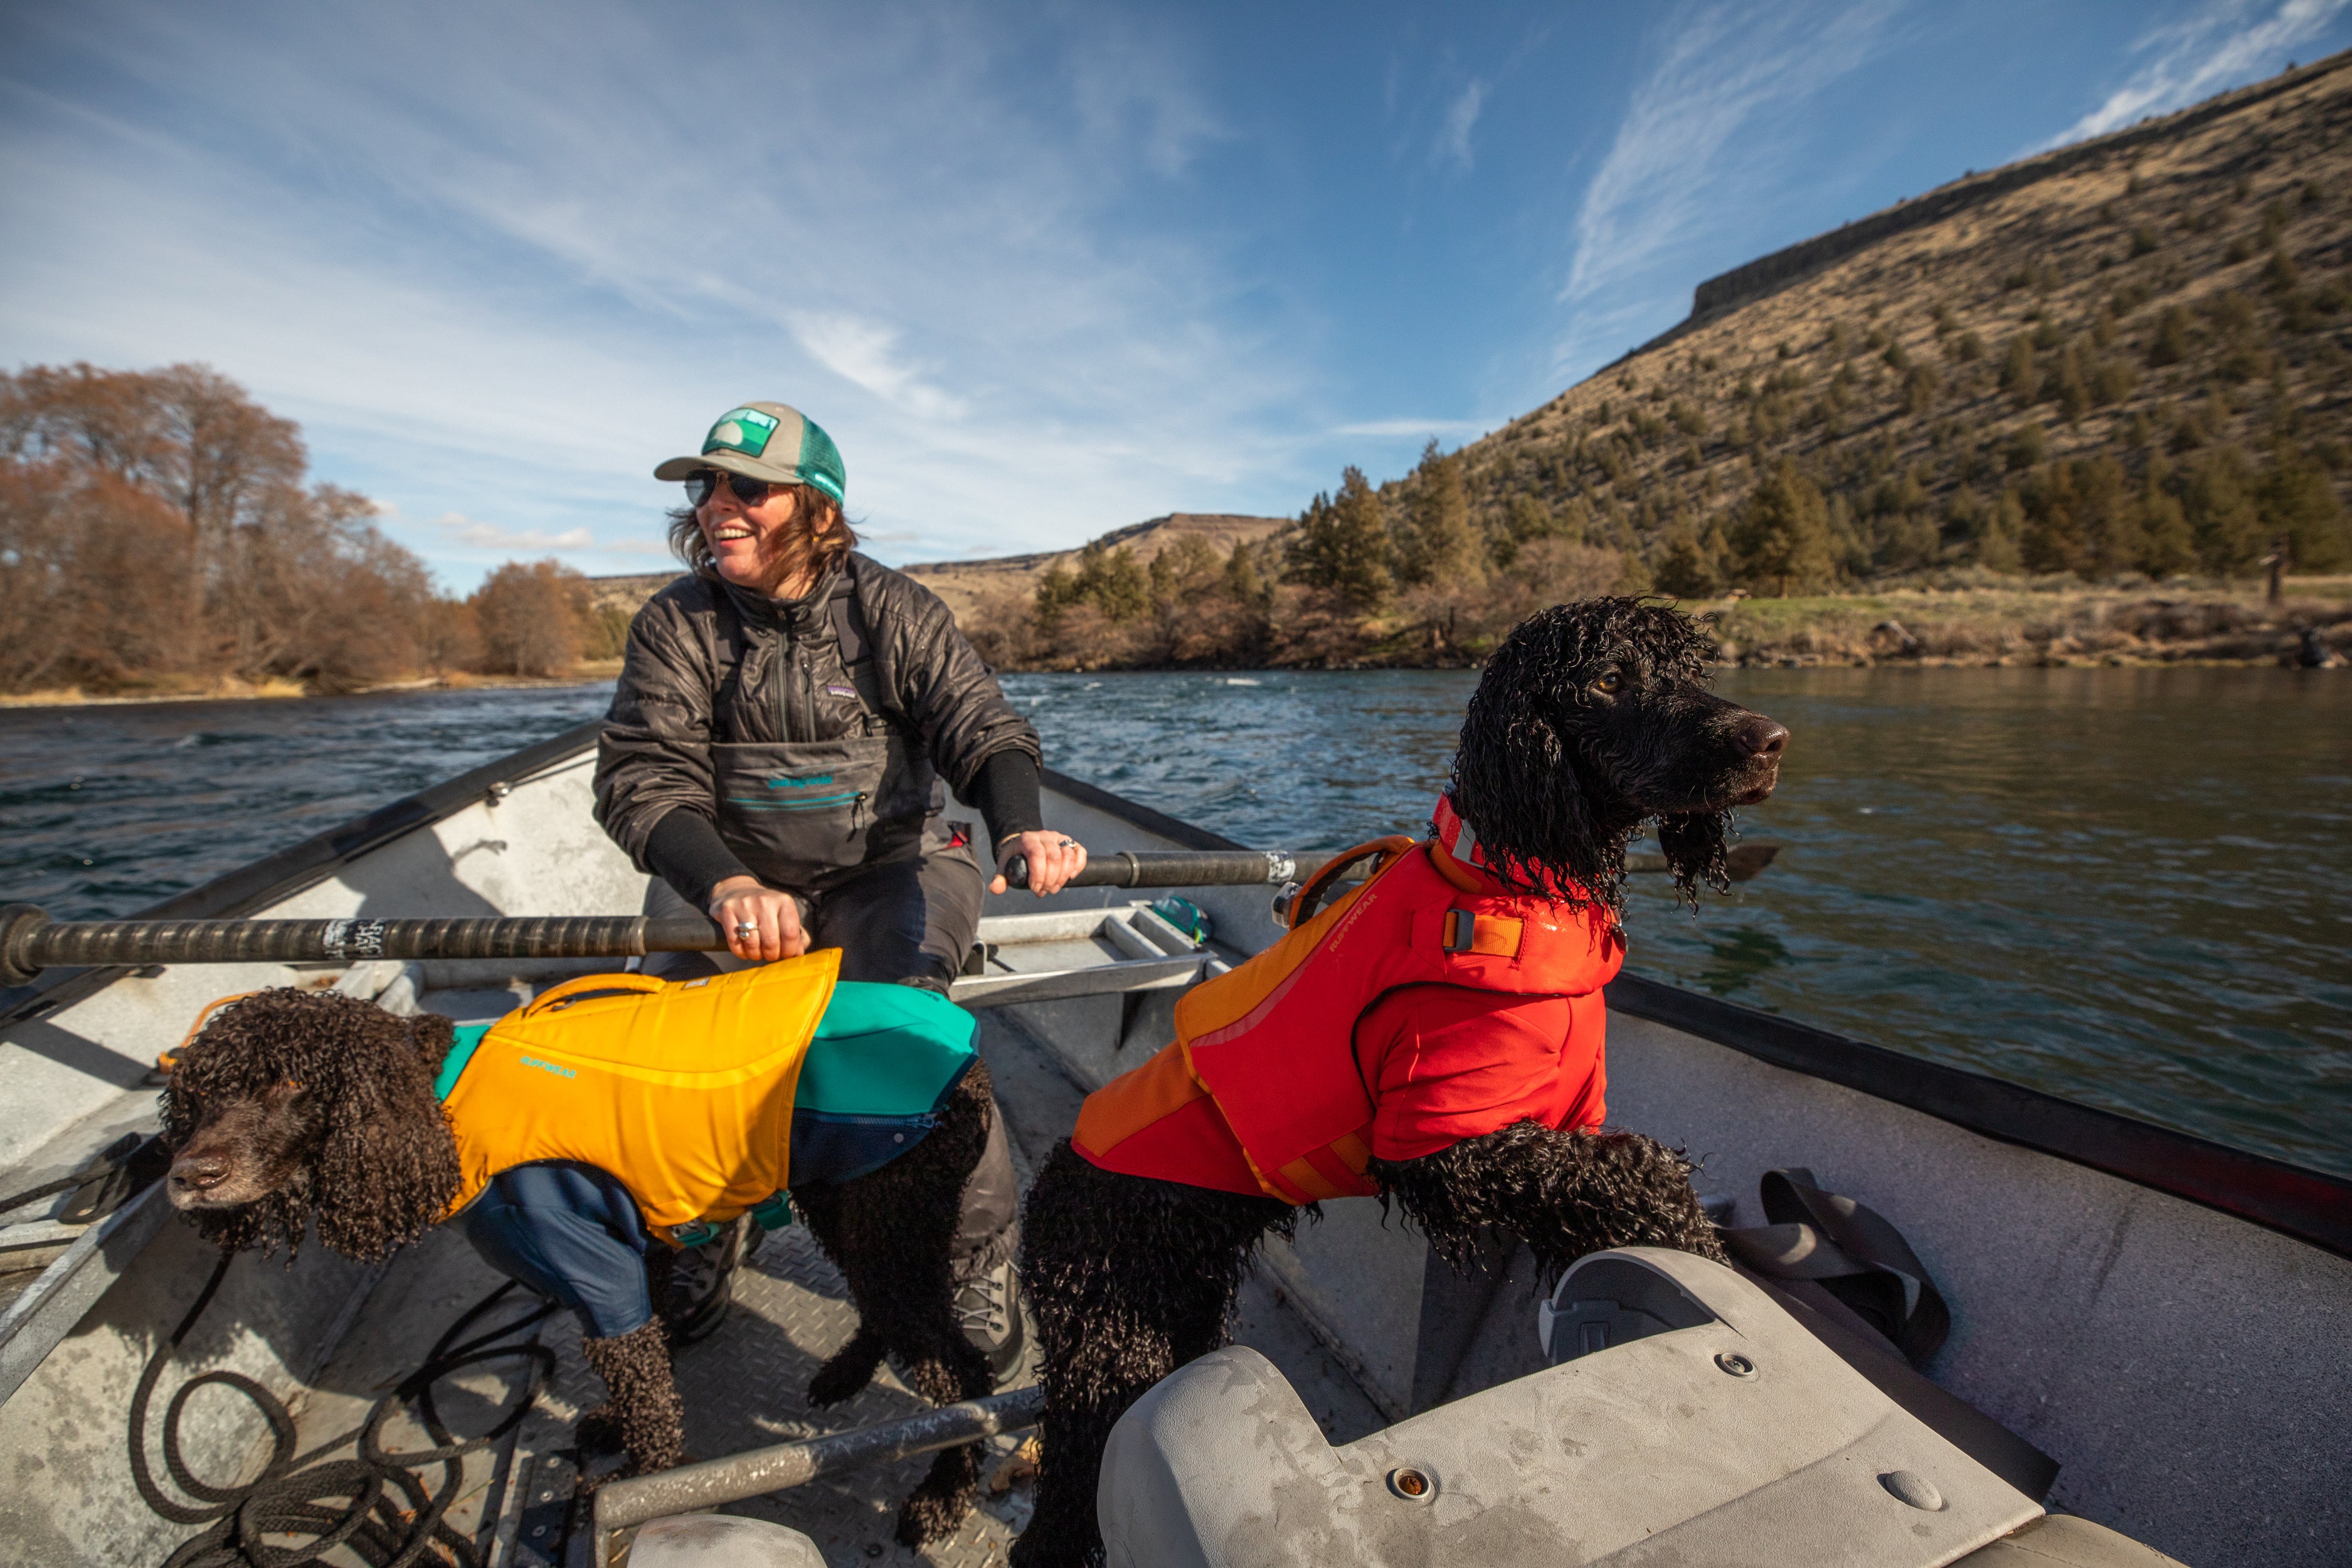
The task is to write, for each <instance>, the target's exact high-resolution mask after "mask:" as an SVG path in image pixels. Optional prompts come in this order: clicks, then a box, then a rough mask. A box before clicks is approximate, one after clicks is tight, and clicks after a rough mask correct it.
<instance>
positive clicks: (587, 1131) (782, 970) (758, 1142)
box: [442, 948, 841, 1236]
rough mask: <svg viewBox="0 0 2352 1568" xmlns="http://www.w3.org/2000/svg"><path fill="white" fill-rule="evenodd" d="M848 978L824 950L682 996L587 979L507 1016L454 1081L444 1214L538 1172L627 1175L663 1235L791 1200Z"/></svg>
mask: <svg viewBox="0 0 2352 1568" xmlns="http://www.w3.org/2000/svg"><path fill="white" fill-rule="evenodd" d="M840 973H841V950H840V949H838V948H825V949H823V950H820V951H818V952H811V953H807V954H804V955H803V956H802V957H799V958H792V959H786V960H784V961H783V962H782V963H769V964H762V965H761V966H760V967H758V968H755V969H745V970H740V971H738V972H736V973H732V974H723V975H719V976H716V977H713V978H710V979H706V980H688V981H682V982H678V983H675V984H672V983H669V982H665V981H661V980H657V979H656V978H654V977H653V976H652V975H649V974H589V975H583V976H582V977H581V978H579V979H577V980H571V981H566V982H565V983H564V984H562V985H558V986H555V987H553V988H552V989H551V990H549V991H547V992H545V993H544V994H541V995H540V996H539V997H538V998H537V999H536V1000H534V1001H533V1002H532V1003H531V1004H530V1005H529V1006H527V1007H523V1008H520V1009H519V1010H517V1011H515V1012H513V1013H509V1014H508V1015H507V1016H505V1017H504V1018H501V1019H500V1020H499V1022H498V1023H497V1024H495V1025H493V1026H491V1027H490V1029H489V1031H488V1033H487V1034H485V1035H484V1036H483V1037H481V1040H480V1043H479V1044H478V1045H477V1046H475V1047H474V1048H473V1050H472V1052H471V1053H470V1055H468V1056H467V1057H465V1058H459V1056H458V1053H457V1052H456V1051H453V1052H452V1053H451V1059H450V1061H449V1063H448V1064H447V1065H446V1066H445V1067H444V1068H443V1072H442V1078H443V1080H444V1082H445V1083H446V1084H447V1085H448V1087H447V1089H446V1093H445V1096H444V1104H445V1106H446V1110H447V1112H448V1117H449V1125H450V1129H451V1131H453V1132H454V1133H455V1135H456V1137H457V1163H458V1167H459V1171H460V1176H459V1181H458V1185H457V1198H456V1200H455V1201H454V1202H452V1203H451V1205H449V1213H450V1214H452V1215H454V1214H456V1213H457V1211H458V1210H459V1209H462V1208H464V1207H465V1206H466V1205H467V1204H469V1203H471V1202H473V1201H474V1199H475V1198H476V1197H477V1196H478V1195H479V1194H481V1191H482V1189H483V1188H484V1187H485V1186H487V1185H488V1184H489V1181H490V1178H491V1177H493V1176H495V1175H497V1174H498V1173H499V1172H501V1171H506V1170H511V1169H512V1168H514V1167H515V1166H517V1165H527V1164H530V1163H534V1162H537V1161H541V1160H576V1161H578V1162H580V1163H583V1164H586V1165H593V1166H594V1167H596V1168H597V1169H599V1170H603V1171H609V1172H612V1173H614V1174H615V1175H619V1176H622V1177H623V1179H624V1180H625V1182H626V1184H627V1185H628V1188H629V1191H630V1194H631V1195H632V1196H634V1197H635V1199H636V1200H637V1206H638V1207H639V1208H640V1209H641V1210H643V1211H644V1214H645V1216H646V1224H647V1225H648V1226H652V1227H654V1229H655V1231H656V1234H658V1235H663V1236H667V1235H668V1234H669V1233H670V1232H671V1231H672V1230H674V1229H677V1228H678V1227H681V1226H690V1225H691V1224H692V1223H693V1222H694V1221H696V1220H708V1221H710V1222H712V1223H723V1222H725V1221H727V1220H730V1219H732V1218H734V1217H735V1216H736V1215H740V1214H741V1213H743V1212H744V1211H746V1210H747V1209H750V1208H751V1207H752V1206H753V1205H757V1204H759V1203H761V1202H762V1201H763V1200H765V1199H767V1198H768V1197H770V1196H771V1195H772V1194H775V1193H779V1192H782V1190H784V1189H785V1188H786V1187H789V1186H790V1185H791V1184H792V1182H791V1175H792V1172H791V1169H790V1165H791V1157H792V1131H793V1096H794V1091H795V1090H796V1089H797V1087H798V1084H799V1079H800V1075H801V1067H802V1064H803V1061H805V1060H806V1059H807V1056H808V1049H809V1042H810V1041H811V1039H812V1038H814V1036H815V1034H816V1028H817V1024H818V1021H819V1020H820V1019H822V1018H823V1017H824V1010H825V1006H826V1004H827V1003H829V1002H830V1001H831V1000H832V997H833V993H834V986H835V982H836V980H837V979H838V978H839V975H840ZM616 991H617V992H624V993H626V994H623V995H609V994H606V995H599V994H595V993H610V992H616Z"/></svg>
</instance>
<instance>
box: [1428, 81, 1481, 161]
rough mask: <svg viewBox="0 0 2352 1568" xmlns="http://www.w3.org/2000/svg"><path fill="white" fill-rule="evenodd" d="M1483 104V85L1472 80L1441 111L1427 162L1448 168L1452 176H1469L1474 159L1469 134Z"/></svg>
mask: <svg viewBox="0 0 2352 1568" xmlns="http://www.w3.org/2000/svg"><path fill="white" fill-rule="evenodd" d="M1485 107H1486V82H1485V81H1484V80H1482V79H1475V78H1474V79H1472V80H1471V83H1470V85H1469V86H1467V87H1465V88H1464V89H1462V90H1461V91H1460V92H1459V93H1457V94H1456V95H1455V96H1454V101H1453V103H1452V104H1451V105H1449V106H1448V107H1447V109H1446V110H1445V126H1444V129H1443V130H1442V131H1440V132H1438V133H1437V144H1436V146H1435V147H1433V148H1432V149H1431V153H1430V155H1431V158H1432V159H1433V161H1434V162H1436V163H1441V164H1451V165H1452V166H1453V167H1454V170H1455V172H1457V173H1459V174H1468V173H1470V171H1471V169H1472V167H1473V166H1474V164H1475V156H1474V154H1473V153H1472V151H1471V147H1470V132H1471V131H1472V129H1473V128H1474V127H1475V126H1476V125H1477V123H1478V111H1479V110H1481V109H1483V108H1485Z"/></svg>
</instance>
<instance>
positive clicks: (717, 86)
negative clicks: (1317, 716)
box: [0, 0, 2352, 590]
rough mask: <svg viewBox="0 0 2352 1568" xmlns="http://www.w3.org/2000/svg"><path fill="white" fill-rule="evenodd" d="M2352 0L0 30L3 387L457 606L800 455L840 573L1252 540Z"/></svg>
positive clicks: (2269, 60) (2309, 48) (151, 9)
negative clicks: (120, 401)
mask: <svg viewBox="0 0 2352 1568" xmlns="http://www.w3.org/2000/svg"><path fill="white" fill-rule="evenodd" d="M2347 5H2352V0H2173V3H2169V4H2154V5H2150V4H2114V5H2107V4H2095V3H2091V0H2077V3H2074V4H2063V5H2050V4H2047V3H2046V0H2040V3H2025V0H1986V3H1979V4H1953V3H1950V0H1938V3H1912V4H1902V3H1897V0H1784V3H1781V4H1774V5H1724V4H1712V5H1710V4H1683V5H1561V6H1549V7H1538V6H1524V7H1522V6H1504V5H1450V6H1443V7H1440V6H1435V5H1425V6H1398V5H1288V6H1280V5H1264V4H1259V5H1234V6H1206V5H1204V6H1193V7H1172V6H1160V7H1148V8H1147V7H1131V6H1120V5H1109V4H1095V5H1068V6H1064V7H1056V6H1053V5H1018V6H1015V5H1003V6H997V7H980V6H954V7H950V6H938V7H912V6H897V5H840V6H812V5H778V4H772V3H768V4H740V5H737V4H698V5H662V6H656V5H619V4H607V3H604V0H568V3H566V4H564V5H532V4H522V3H517V4H505V5H478V4H473V5H440V4H432V3H421V4H403V5H366V6H361V5H236V4H208V5H201V6H195V5H131V4H119V3H112V0H94V3H89V4H81V5H47V6H42V5H9V6H6V7H5V12H0V364H8V365H16V364H24V363H58V362H64V361H72V360H81V359H86V360H89V361H91V362H93V363H99V364H103V365H111V366H149V365H157V364H163V363H171V362H173V361H178V360H201V361H205V362H208V363H211V364H213V365H215V366H216V367H217V368H219V369H220V370H222V371H224V372H226V374H229V375H231V376H234V377H235V378H236V379H237V380H238V381H240V382H242V383H244V384H246V385H247V387H248V388H249V389H250V390H251V391H252V392H253V393H254V394H255V395H257V397H258V398H260V399H261V400H262V401H263V402H264V403H266V404H267V405H269V406H270V407H272V408H274V409H276V410H278V412H281V413H283V414H287V415H289V416H292V417H294V418H296V419H299V421H300V422H301V424H302V426H303V427H304V430H305V432H306V434H307V435H308V437H309V439H310V449H311V455H312V462H313V469H314V472H315V473H316V474H317V475H318V476H319V477H320V478H324V479H331V480H334V481H335V482H337V483H341V484H344V485H347V486H350V487H352V488H354V489H360V490H362V491H364V492H365V493H367V494H368V495H370V496H373V497H374V498H376V499H377V500H378V501H379V503H380V504H381V505H382V506H383V509H384V511H383V525H384V527H385V528H386V529H387V530H388V531H390V532H391V533H392V534H393V535H394V537H395V538H397V539H399V540H401V541H402V542H404V543H406V544H408V545H409V546H411V547H412V548H414V549H415V550H416V551H418V552H420V553H421V554H423V555H424V556H425V558H426V560H427V561H429V562H430V563H432V565H433V567H434V569H435V570H436V573H437V574H439V576H440V578H441V580H442V581H443V582H444V583H445V584H447V585H449V586H451V587H453V588H457V589H460V590H463V589H466V588H469V587H471V586H472V585H473V584H474V583H476V582H477V581H478V580H479V578H480V576H481V574H483V572H484V571H486V570H487V569H488V567H489V566H491V565H493V564H495V563H498V562H499V561H502V560H506V559H509V558H514V557H536V556H541V555H549V554H553V555H556V556H559V557H561V558H562V559H563V560H565V561H567V562H570V563H572V564H575V565H577V566H579V567H580V568H581V569H583V570H584V571H588V572H591V573H609V572H625V571H641V570H650V569H654V568H655V567H657V566H659V565H661V564H662V563H664V562H665V560H666V557H665V556H664V555H663V554H662V552H661V549H660V546H659V543H658V538H659V534H660V512H661V510H662V509H663V508H664V507H666V506H667V505H669V504H671V503H672V500H673V497H674V495H675V492H676V487H673V486H665V485H659V484H656V482H655V481H654V480H653V479H651V478H650V477H648V476H649V473H650V470H651V469H652V468H653V466H654V464H655V463H656V462H658V461H659V460H660V459H662V458H667V457H669V456H672V455H674V454H676V453H679V452H686V451H691V450H693V449H694V447H695V446H696V445H698V442H699V439H700V437H701V434H702V432H703V430H704V429H705V428H706V427H707V426H709V423H710V421H711V419H712V418H713V417H715V416H717V415H718V414H719V413H720V412H721V411H722V410H724V409H725V408H726V407H728V406H729V405H730V404H732V403H734V402H737V401H740V400H743V399H748V398H758V397H772V398H782V399H783V400H785V401H788V402H791V403H793V404H795V405H798V406H800V407H801V408H803V409H804V410H805V411H806V412H808V413H809V414H810V415H811V416H813V417H814V418H816V419H817V420H818V421H819V422H820V423H822V424H824V426H826V427H827V428H828V429H829V430H831V431H832V433H833V434H834V436H835V439H836V440H837V441H838V442H839V443H840V446H841V448H842V451H843V453H844V456H845V459H846V462H847V466H848V469H849V489H850V501H851V514H852V516H853V517H856V518H857V519H859V520H861V521H862V523H863V525H864V528H865V531H866V538H867V541H868V547H869V549H870V550H871V551H872V552H873V553H874V554H875V555H876V556H877V557H878V558H879V559H881V560H884V561H887V562H906V561H921V560H942V559H954V558H964V557H971V556H980V555H993V554H1002V553H1006V552H1014V551H1021V550H1033V549H1048V548H1060V547H1065V546H1067V545H1071V544H1075V543H1076V542H1079V541H1081V540H1083V539H1085V538H1087V537H1088V536H1090V535H1093V534H1095V533H1098V532H1100V531H1104V530H1106V529H1109V528H1113V527H1117V526H1119V525H1121V524H1124V523H1128V522H1133V521H1139V520H1141V519H1143V518H1146V517H1150V516H1154V515H1157V514H1159V513H1161V512H1165V511H1169V510H1195V511H1208V510H1233V511H1249V512H1265V513H1289V512H1295V511H1297V510H1298V508H1299V507H1300V506H1302V505H1303V504H1304V503H1305V502H1306V500H1307V498H1308V496H1310V495H1311V494H1312V493H1313V492H1314V491H1316V490H1318V489H1328V488H1330V486H1331V485H1332V484H1333V483H1334V482H1335V481H1336V479H1337V477H1338V475H1339V469H1340V468H1341V467H1342V466H1343V465H1345V464H1348V463H1355V464H1358V465H1360V466H1361V467H1362V468H1365V469H1366V471H1367V472H1369V473H1370V474H1371V475H1372V476H1373V477H1374V478H1375V479H1381V478H1384V477H1389V476H1392V475H1394V474H1397V473H1400V472H1402V471H1403V470H1404V469H1405V468H1409V467H1410V466H1411V464H1412V461H1413V460H1414V458H1415V456H1416V454H1417V453H1418V451H1419V449H1420V447H1421V446H1422V444H1423V442H1424V441H1426V440H1428V439H1429V438H1430V437H1436V438H1438V439H1439V440H1441V441H1443V442H1444V443H1445V444H1446V445H1448V446H1453V445H1458V444H1459V443H1461V442H1462V441H1465V440H1467V439H1470V438H1472V437H1475V436H1476V435H1478V434H1480V433H1481V432H1483V431H1486V430H1487V429H1490V428H1492V427H1494V426H1496V425H1498V424H1500V423H1502V422H1503V421H1505V420H1507V419H1509V418H1510V417H1512V416H1515V415H1517V414H1519V413H1522V412H1525V411H1526V410H1527V409H1528V408H1531V407H1533V406H1535V405H1538V404H1540V403H1542V402H1544V401H1545V400H1547V399H1548V398H1549V397H1551V396H1552V395H1555V394H1557V393H1558V392H1559V390H1560V389H1561V388H1563V387H1565V386H1567V385H1569V384H1571V383H1573V382H1575V381H1576V380H1578V379H1580V377H1582V376H1584V375H1586V374H1590V373H1591V371H1592V370H1593V369H1595V368H1596V367H1598V366H1599V365H1601V364H1603V363H1607V362H1608V361H1609V360H1611V359H1612V358H1614V357H1615V356H1616V355H1618V354H1619V353H1622V352H1623V351H1624V350H1625V349H1627V348H1629V347H1631V346H1633V344H1634V343H1637V342H1641V341H1642V340H1643V339H1644V338H1647V337H1649V336H1651V335H1653V334H1654V333H1655V332H1657V331H1662V330H1664V328H1666V327H1667V326H1670V325H1671V324H1673V322H1675V321H1677V320H1679V319H1680V318H1681V317H1682V316H1683V315H1684V314H1685V311H1686V310H1687V309H1688V307H1689V301H1690V291H1691V289H1692V287H1693V285H1695V284H1696V283H1697V282H1698V281H1699V280H1700V279H1703V278H1706V277H1707V276H1709V275H1711V274H1713V273H1716V272H1718V271H1721V270H1723V269H1724V268H1727V267H1731V266H1736V265H1738V263H1740V262H1742V261H1745V260H1747V259H1748V258H1751V257H1753V256H1756V255H1759V254H1761V253H1762V252H1765V251H1767V250H1770V249H1772V248H1774V247H1778V246H1780V245H1784V244H1787V243H1789V242H1790V241H1792V240H1796V239H1800V238H1802V237H1805V236H1807V235H1810V234H1814V233H1818V232H1820V231H1821V230H1822V229H1825V228H1832V227H1834V226H1837V225H1838V224H1839V223H1840V222H1843V221H1844V220H1846V219H1848V218H1852V217H1855V216H1860V215H1862V214H1864V213H1865V212H1869V211H1871V210H1874V209H1875V208H1877V207H1881V206H1884V205H1887V204H1888V203H1890V202H1892V201H1894V200H1896V199H1897V198H1900V197H1902V196H1906V195H1915V194H1916V193H1918V192H1920V191H1922V190H1925V189H1927V188H1928V187H1930V186H1932V185H1935V184H1940V183H1942V182H1943V181H1945V180H1948V179H1950V178H1952V177H1953V176H1955V175H1957V174H1960V173H1961V172H1962V171H1963V170H1967V169H1970V168H1979V169H1981V168H1987V167H1990V166H1993V165H1995V164H1999V163H2005V162H2007V161H2009V160H2011V159H2012V158H2015V157H2017V156H2019V155H2020V154H2021V153H2027V152H2031V151H2032V150H2035V149H2037V148H2040V147H2043V146H2047V145H2050V144H2053V143H2054V142H2063V141H2068V140H2074V139H2077V138H2079V137H2082V136H2084V135H2090V134H2095V133H2097V132H2101V131H2104V130H2108V129H2113V128H2115V127H2117V126H2120V125H2124V124H2128V123H2130V122H2131V121H2135V120H2137V119H2138V118H2140V117H2141V116H2142V115H2145V114H2149V113H2158V112H2162V111H2165V110H2170V109H2173V108H2177V107H2179V106H2180V105H2182V104H2184V103H2188V102H2191V101H2194V100H2197V99H2199V98H2202V97H2205V96H2208V95H2210V94H2211V93H2213V92H2216V91H2220V90H2222V89H2226V88H2229V87H2232V86H2236V85H2240V84H2242V83H2243V82H2246V81H2250V80H2252V79H2257V78H2259V77H2263V76H2266V75H2269V74H2271V73H2272V72H2273V71H2275V70H2277V69H2279V68H2281V67H2283V66H2284V65H2285V64H2286V63H2287V62H2288V61H2289V60H2305V61H2307V60H2311V59H2315V58H2318V57H2320V56H2322V55H2324V54H2326V53H2329V52H2331V51H2333V50H2336V49H2338V48H2342V47H2347V45H2352V16H2347Z"/></svg>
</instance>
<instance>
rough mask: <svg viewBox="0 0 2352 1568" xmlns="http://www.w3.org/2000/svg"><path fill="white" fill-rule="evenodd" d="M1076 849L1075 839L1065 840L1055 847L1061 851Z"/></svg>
mask: <svg viewBox="0 0 2352 1568" xmlns="http://www.w3.org/2000/svg"><path fill="white" fill-rule="evenodd" d="M1056 847H1058V848H1062V849H1076V847H1078V841H1077V840H1076V839H1075V838H1065V839H1063V840H1062V842H1061V843H1060V844H1059V845H1058V846H1056Z"/></svg>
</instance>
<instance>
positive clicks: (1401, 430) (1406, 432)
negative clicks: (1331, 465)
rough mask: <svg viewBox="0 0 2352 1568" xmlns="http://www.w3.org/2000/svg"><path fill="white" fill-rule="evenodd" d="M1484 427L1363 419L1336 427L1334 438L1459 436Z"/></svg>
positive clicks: (1440, 421) (1441, 421) (1438, 421)
mask: <svg viewBox="0 0 2352 1568" xmlns="http://www.w3.org/2000/svg"><path fill="white" fill-rule="evenodd" d="M1485 428H1486V426H1483V425H1481V424H1479V423H1478V422H1477V421H1476V420H1475V419H1365V420H1360V421H1358V422H1357V423H1355V424H1352V425H1336V426H1332V429H1331V433H1332V434H1333V435H1335V436H1459V435H1462V434H1464V433H1465V432H1467V431H1473V430H1483V429H1485Z"/></svg>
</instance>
